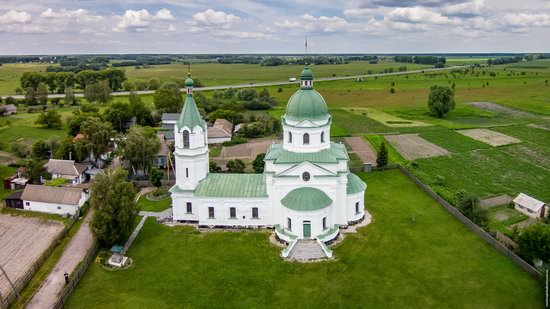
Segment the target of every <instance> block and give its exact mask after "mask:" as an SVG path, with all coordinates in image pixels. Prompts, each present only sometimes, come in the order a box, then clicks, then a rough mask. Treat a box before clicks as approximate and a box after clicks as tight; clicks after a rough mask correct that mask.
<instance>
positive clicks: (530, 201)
mask: <svg viewBox="0 0 550 309" xmlns="http://www.w3.org/2000/svg"><path fill="white" fill-rule="evenodd" d="M513 202H514V205H515V206H514V207H515V209H516V210H517V211H519V212H521V213H522V214H525V215H526V216H529V217H531V218H534V219H540V218H544V217H546V216H548V211H549V209H548V208H549V206H548V205H546V204H545V203H544V202H542V201H539V200H537V199H535V198H532V197H530V196H529V195H527V194H524V193H520V194H519V195H518V196H517V197H516V198H515V199H514V201H513Z"/></svg>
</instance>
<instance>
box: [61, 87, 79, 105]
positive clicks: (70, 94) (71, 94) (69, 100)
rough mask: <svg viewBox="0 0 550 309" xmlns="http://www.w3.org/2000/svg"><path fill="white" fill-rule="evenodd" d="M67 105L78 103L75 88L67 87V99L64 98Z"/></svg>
mask: <svg viewBox="0 0 550 309" xmlns="http://www.w3.org/2000/svg"><path fill="white" fill-rule="evenodd" d="M63 100H64V102H65V105H67V106H68V105H73V104H74V103H75V101H76V98H75V95H74V92H73V87H67V88H65V97H64V98H63Z"/></svg>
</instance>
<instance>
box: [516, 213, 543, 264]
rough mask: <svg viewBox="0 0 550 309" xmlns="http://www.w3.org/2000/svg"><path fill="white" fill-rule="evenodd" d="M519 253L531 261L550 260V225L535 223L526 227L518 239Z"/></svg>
mask: <svg viewBox="0 0 550 309" xmlns="http://www.w3.org/2000/svg"><path fill="white" fill-rule="evenodd" d="M517 244H518V252H519V254H520V255H521V256H522V257H524V258H525V259H527V260H529V261H533V260H534V259H537V258H538V259H541V260H543V261H544V262H546V263H549V262H550V225H548V224H541V223H539V224H534V225H531V226H529V227H526V228H524V229H523V230H522V231H521V233H520V234H519V237H518V239H517Z"/></svg>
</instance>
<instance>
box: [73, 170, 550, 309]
mask: <svg viewBox="0 0 550 309" xmlns="http://www.w3.org/2000/svg"><path fill="white" fill-rule="evenodd" d="M361 177H362V178H363V179H365V180H366V181H367V182H368V184H369V188H368V190H367V195H366V206H367V208H368V209H369V211H370V212H371V213H372V215H373V218H374V221H373V223H372V224H370V225H369V226H368V227H366V228H364V229H362V230H360V231H359V233H358V234H354V235H348V236H347V238H346V240H345V241H344V242H343V243H342V244H341V245H339V246H337V247H336V248H335V249H334V252H335V256H336V260H334V261H328V262H322V263H313V264H297V263H289V262H284V261H282V260H281V259H280V257H279V256H278V254H279V248H275V247H273V246H272V245H270V243H269V241H268V239H267V237H268V233H266V232H261V231H260V232H254V231H250V232H212V233H204V234H203V233H198V232H197V231H196V230H195V229H194V228H190V227H175V228H170V227H166V226H163V225H159V224H157V223H155V222H154V219H148V220H147V222H146V223H145V225H144V227H143V229H142V230H141V232H140V234H139V236H138V237H137V239H136V241H135V242H134V245H133V246H132V248H131V249H130V251H129V252H128V255H129V256H130V257H131V258H132V259H134V265H133V266H132V267H131V268H129V269H127V270H122V271H108V270H105V269H104V268H102V267H101V266H99V265H98V264H92V265H91V266H90V268H89V269H88V272H87V273H86V275H85V276H84V277H83V279H82V280H81V282H80V283H79V285H78V286H77V288H76V289H75V291H74V293H73V295H72V296H71V298H69V301H68V303H67V304H66V307H67V308H83V307H86V308H115V307H116V308H138V307H149V308H169V307H220V306H224V307H240V308H252V307H256V308H257V307H277V308H289V307H294V308H304V307H309V308H312V307H324V308H326V307H332V308H342V307H348V308H353V307H357V308H359V307H360V308H364V307H365V306H368V307H389V308H394V307H417V308H426V307H438V308H451V307H452V308H457V307H475V308H542V306H543V291H542V287H541V285H540V284H539V283H538V282H537V281H535V280H534V279H532V278H531V277H530V276H529V275H528V274H527V273H525V272H524V271H523V270H521V269H520V268H519V267H518V266H516V265H515V264H513V263H512V262H510V261H509V260H508V259H507V258H505V257H504V256H502V255H501V254H500V253H498V252H497V251H496V250H494V249H493V248H492V247H490V246H489V245H487V244H486V243H485V242H484V241H482V240H481V239H480V238H479V237H477V236H476V235H475V234H473V233H471V232H470V231H469V230H467V228H466V227H464V226H463V225H461V224H460V223H459V222H458V221H456V220H455V219H454V218H453V217H452V216H451V215H450V214H448V213H447V212H446V211H444V210H443V208H442V207H441V206H439V205H438V204H437V203H435V202H434V201H433V200H432V199H431V198H430V197H429V196H428V195H426V194H425V193H424V192H422V191H421V190H420V189H418V188H417V187H416V186H415V185H414V184H413V183H412V182H410V181H409V180H408V179H407V178H406V177H405V176H404V175H403V174H401V173H400V172H399V171H398V170H391V171H386V172H376V173H371V174H361ZM412 218H414V220H413V219H412Z"/></svg>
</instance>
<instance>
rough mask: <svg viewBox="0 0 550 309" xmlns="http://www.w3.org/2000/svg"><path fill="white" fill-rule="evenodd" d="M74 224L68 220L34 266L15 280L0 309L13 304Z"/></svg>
mask: <svg viewBox="0 0 550 309" xmlns="http://www.w3.org/2000/svg"><path fill="white" fill-rule="evenodd" d="M75 222H76V219H74V218H73V219H71V220H69V223H67V225H65V227H64V228H63V230H61V233H59V235H58V236H57V237H56V238H55V240H54V241H52V243H51V244H50V245H49V246H48V248H46V250H44V252H43V253H42V255H40V257H39V258H38V259H37V260H36V262H34V264H32V266H31V267H30V268H29V270H28V271H27V272H26V273H25V275H24V276H23V277H21V278H19V279H17V280H16V281H15V282H13V285H14V288H15V290H12V291H11V292H10V293H8V294H6V295H2V299H1V302H0V308H8V306H9V305H10V304H11V302H13V301H14V300H15V299H16V298H17V295H19V294H20V293H21V291H23V289H24V288H25V286H26V285H27V283H29V281H30V280H31V279H32V277H33V276H34V274H35V273H36V272H37V271H38V269H40V267H41V266H42V264H44V262H45V261H46V259H47V258H48V257H49V256H50V254H51V253H52V251H53V250H54V249H55V248H56V247H57V246H58V245H59V244H60V243H61V241H62V240H63V238H64V237H65V236H67V233H68V232H69V230H70V229H71V227H72V226H73V224H74V223H75Z"/></svg>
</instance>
